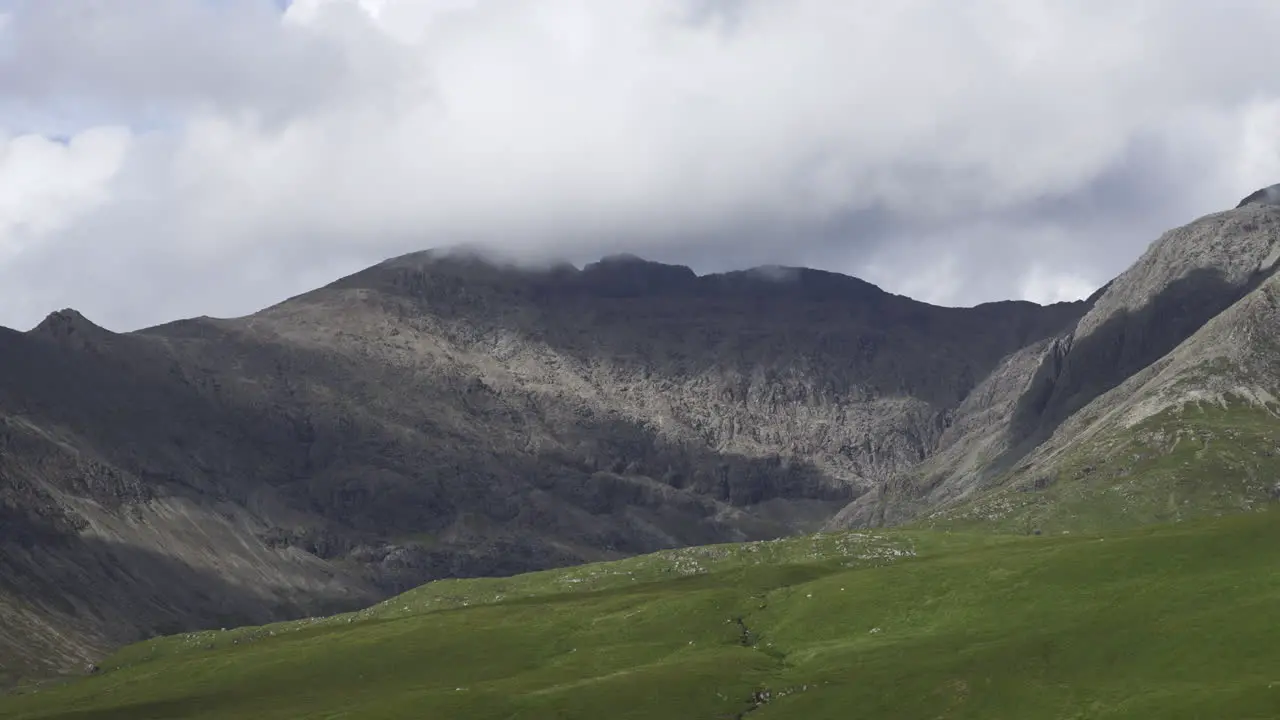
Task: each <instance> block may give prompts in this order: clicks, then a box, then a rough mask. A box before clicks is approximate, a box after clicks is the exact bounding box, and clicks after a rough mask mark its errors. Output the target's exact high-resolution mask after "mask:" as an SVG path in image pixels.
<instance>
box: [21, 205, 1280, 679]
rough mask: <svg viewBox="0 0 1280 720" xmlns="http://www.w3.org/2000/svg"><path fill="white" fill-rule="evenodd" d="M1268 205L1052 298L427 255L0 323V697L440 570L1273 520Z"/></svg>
mask: <svg viewBox="0 0 1280 720" xmlns="http://www.w3.org/2000/svg"><path fill="white" fill-rule="evenodd" d="M1255 195H1256V194H1255ZM1251 197H1252V196H1251ZM1259 198H1261V200H1259ZM1266 198H1267V194H1266V193H1265V192H1263V194H1262V195H1261V196H1259V197H1258V198H1254V199H1253V200H1248V199H1246V200H1247V201H1246V202H1242V203H1241V206H1240V207H1238V208H1236V209H1233V210H1228V211H1226V212H1222V213H1216V214H1213V215H1210V216H1208V217H1206V218H1202V219H1200V220H1197V221H1195V222H1193V223H1191V224H1189V225H1187V226H1186V227H1184V228H1180V229H1177V230H1173V231H1171V232H1169V233H1167V234H1166V235H1164V236H1163V237H1162V238H1160V239H1159V240H1158V241H1157V242H1156V243H1155V244H1154V245H1152V247H1151V248H1150V249H1149V250H1148V252H1147V253H1146V254H1145V255H1144V256H1143V257H1142V258H1141V259H1140V260H1139V261H1138V263H1137V264H1135V265H1134V266H1133V267H1132V268H1131V269H1130V270H1129V271H1127V272H1126V273H1124V274H1123V275H1121V276H1120V277H1118V278H1116V279H1115V280H1114V281H1112V282H1111V283H1109V284H1108V285H1107V286H1106V287H1104V288H1103V289H1101V290H1100V291H1099V292H1098V293H1095V295H1094V296H1093V297H1091V298H1089V299H1088V300H1085V301H1081V302H1075V303H1061V304H1057V305H1052V306H1048V307H1041V306H1038V305H1034V304H1032V303H1026V302H1004V303H991V304H986V305H980V306H978V307H973V308H944V307H936V306H931V305H927V304H924V303H920V302H916V301H913V300H911V299H909V298H905V297H901V296H897V295H892V294H890V293H886V292H884V291H882V290H880V289H879V288H877V287H875V286H874V285H871V284H869V283H866V282H863V281H860V280H857V279H854V278H850V277H845V276H842V275H838V274H834V273H829V272H822V271H817V270H809V269H803V268H780V267H769V268H758V269H755V270H747V271H740V272H730V273H723V274H714V275H704V276H698V275H696V274H695V273H694V272H692V271H691V270H689V269H688V268H684V267H680V266H672V265H664V264H660V263H654V262H649V261H645V260H642V259H640V258H637V257H635V256H629V255H621V256H613V257H608V258H604V259H603V260H601V261H599V262H597V263H593V264H590V265H587V266H586V267H583V268H577V267H575V266H572V265H567V264H561V265H552V266H547V267H541V268H530V267H524V266H515V265H509V264H504V263H502V262H498V261H495V260H492V259H486V258H484V257H482V256H479V255H477V254H474V253H468V252H465V251H452V252H443V251H441V252H435V251H432V252H422V253H415V254H411V255H406V256H403V257H399V258H394V259H391V260H388V261H386V262H383V263H381V264H379V265H376V266H374V267H371V268H368V269H366V270H364V271H361V272H358V273H356V274H354V275H351V276H349V277H345V278H342V279H340V280H338V281H336V282H334V283H332V284H330V285H328V286H326V287H323V288H320V289H317V290H315V291H312V292H309V293H306V294H304V295H301V296H298V297H295V298H292V299H290V300H288V301H285V302H283V303H281V304H279V305H276V306H273V307H270V308H267V309H265V310H263V311H261V312H259V313H256V314H254V315H251V316H248V317H243V318H236V319H214V318H207V317H206V318H196V319H191V320H183V321H179V322H174V323H170V324H167V325H162V326H159V327H155V328H150V329H146V330H142V331H138V332H133V333H125V334H116V333H111V332H108V331H106V330H104V329H103V328H101V327H98V326H96V325H94V324H93V323H92V322H90V321H89V320H88V319H86V318H84V317H83V316H81V315H80V314H78V313H76V312H74V311H71V310H64V311H60V312H57V313H54V314H52V315H50V316H49V317H48V318H47V319H46V320H45V321H44V322H43V323H41V324H40V325H39V326H38V327H36V328H35V329H33V330H32V331H30V332H26V333H20V332H14V331H0V481H2V482H0V681H3V680H5V679H6V678H8V679H10V680H11V679H13V678H15V677H22V676H29V675H32V674H42V673H49V672H55V671H65V670H67V669H78V668H81V667H83V666H84V664H85V663H88V662H93V661H94V659H96V658H99V657H101V656H102V655H103V654H104V653H105V652H106V651H107V650H109V649H110V648H113V647H117V646H119V645H121V644H124V643H127V642H131V641H133V640H137V639H140V638H144V637H150V636H153V635H157V634H166V633H172V632H176V631H180V630H188V629H196V628H218V627H229V626H232V625H245V624H257V623H262V622H268V621H272V620H280V619H287V618H295V617H301V616H307V615H316V614H324V613H330V612H337V611H342V610H349V609H354V608H357V607H361V606H365V605H368V604H369V603H370V602H373V601H375V600H377V599H380V598H385V597H388V596H390V595H393V594H395V593H398V592H402V591H405V590H408V589H409V588H412V587H414V586H417V585H419V584H421V583H422V582H425V581H428V580H432V579H437V578H444V577H468V576H486V575H510V574H513V573H518V572H523V571H527V570H534V569H540V568H549V567H556V566H565V565H572V564H578V563H583V562H590V561H598V560H612V559H617V558H621V557H624V556H629V555H636V554H641V553H646V552H652V551H655V550H660V549H663V548H674V547H681V546H688V545H703V544H709V543H720V542H743V541H753V540H761V539H768V538H776V537H781V536H784V535H793V534H797V533H804V532H811V531H814V530H817V529H819V528H824V527H825V528H841V527H866V526H879V525H892V524H900V523H905V522H911V523H922V524H926V525H928V524H932V525H938V526H946V527H956V528H962V527H972V526H975V525H981V526H983V527H986V528H995V529H1006V530H1010V529H1012V530H1016V531H1018V532H1030V531H1032V530H1041V531H1057V530H1063V531H1066V530H1079V529H1087V528H1097V527H1106V528H1109V527H1113V526H1120V525H1128V524H1135V523H1140V522H1146V521H1153V520H1155V521H1159V520H1177V519H1181V518H1183V517H1191V516H1194V515H1197V514H1205V513H1217V512H1225V511H1235V510H1240V509H1244V508H1248V507H1253V506H1255V505H1256V504H1258V503H1260V502H1266V501H1267V499H1268V498H1269V497H1270V496H1271V493H1272V492H1273V490H1272V488H1271V487H1270V484H1269V483H1270V481H1269V480H1268V478H1269V475H1268V473H1269V468H1270V465H1269V463H1270V462H1272V461H1271V459H1270V458H1271V457H1272V456H1273V455H1274V454H1275V452H1276V450H1275V448H1277V447H1280V436H1277V437H1274V438H1273V437H1272V435H1273V432H1274V431H1273V430H1272V426H1273V424H1274V423H1272V422H1271V420H1272V413H1273V412H1274V410H1275V401H1274V398H1276V397H1280V388H1277V387H1276V384H1275V382H1274V377H1275V375H1276V373H1275V371H1274V370H1275V369H1274V367H1273V362H1272V361H1271V360H1270V358H1272V357H1274V356H1275V355H1274V353H1272V352H1270V349H1271V348H1272V346H1273V344H1274V342H1273V338H1274V330H1273V328H1274V327H1276V324H1275V322H1274V318H1273V316H1272V314H1273V309H1274V302H1273V297H1274V293H1275V292H1276V288H1275V287H1274V284H1275V282H1280V281H1273V280H1272V277H1273V275H1272V272H1273V268H1274V266H1275V263H1276V261H1277V259H1278V258H1280V244H1277V239H1280V206H1276V205H1273V204H1270V203H1269V202H1267V201H1266ZM1273 248H1276V249H1273ZM1273 440H1274V441H1277V442H1273ZM1277 492H1278V493H1280V491H1277Z"/></svg>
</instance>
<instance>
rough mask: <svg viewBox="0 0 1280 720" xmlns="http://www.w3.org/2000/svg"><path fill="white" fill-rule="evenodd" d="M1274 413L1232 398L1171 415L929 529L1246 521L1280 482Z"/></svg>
mask: <svg viewBox="0 0 1280 720" xmlns="http://www.w3.org/2000/svg"><path fill="white" fill-rule="evenodd" d="M1277 413H1280V407H1276V406H1270V407H1263V406H1260V405H1257V404H1255V403H1252V402H1247V401H1244V400H1241V399H1239V398H1232V397H1227V398H1225V399H1224V400H1222V401H1213V400H1208V401H1204V402H1196V403H1188V404H1186V405H1182V406H1178V407H1173V408H1169V409H1166V410H1164V411H1163V412H1160V413H1158V414H1156V415H1154V416H1152V417H1150V418H1147V419H1146V420H1144V421H1142V422H1140V423H1138V424H1137V425H1135V426H1133V427H1131V428H1126V429H1123V430H1119V431H1115V432H1105V433H1100V434H1099V435H1098V436H1097V437H1096V438H1094V439H1091V440H1089V441H1086V442H1084V443H1082V444H1081V445H1079V446H1076V447H1073V448H1071V449H1070V450H1069V451H1068V452H1067V453H1065V455H1064V457H1063V458H1061V459H1059V460H1058V461H1057V462H1056V464H1055V466H1054V468H1055V469H1054V471H1053V472H1052V473H1051V474H1049V475H1045V476H1041V477H1025V476H1011V477H1008V478H1005V479H1002V480H1000V481H998V482H997V483H995V485H996V487H995V488H994V489H992V490H990V491H988V492H986V493H982V494H979V495H978V496H977V497H975V498H974V499H972V500H970V501H968V502H965V503H963V504H961V505H959V506H956V507H953V508H947V509H945V510H941V511H938V512H937V513H935V514H934V515H933V516H932V517H930V518H927V519H926V520H924V524H926V525H929V526H932V527H938V528H951V529H975V530H977V529H986V530H996V531H1004V532H1013V533H1023V534H1026V533H1028V532H1030V531H1032V530H1035V529H1039V530H1041V531H1042V532H1046V533H1060V532H1062V531H1071V532H1078V531H1082V530H1083V531H1089V532H1108V531H1116V530H1119V529H1123V528H1129V527H1134V526H1137V525H1144V524H1152V523H1176V522H1181V521H1184V520H1189V519H1195V518H1198V517H1204V516H1213V515H1223V514H1229V513H1238V512H1243V511H1249V510H1252V509H1254V508H1256V507H1259V506H1261V505H1265V504H1267V503H1268V502H1270V500H1271V498H1272V495H1273V493H1274V492H1275V490H1276V487H1277V482H1278V481H1280V422H1277V416H1278V415H1277Z"/></svg>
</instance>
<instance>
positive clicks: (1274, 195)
mask: <svg viewBox="0 0 1280 720" xmlns="http://www.w3.org/2000/svg"><path fill="white" fill-rule="evenodd" d="M1245 205H1280V183H1276V184H1275V185H1268V186H1267V187H1264V188H1262V189H1261V190H1255V191H1254V192H1252V193H1250V194H1249V195H1247V196H1246V197H1245V199H1243V200H1241V201H1240V204H1239V205H1236V208H1242V207H1244V206H1245Z"/></svg>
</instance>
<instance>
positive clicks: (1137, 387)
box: [830, 186, 1280, 530]
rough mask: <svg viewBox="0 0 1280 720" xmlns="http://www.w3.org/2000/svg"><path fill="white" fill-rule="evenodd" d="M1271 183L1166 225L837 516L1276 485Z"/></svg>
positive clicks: (1136, 516)
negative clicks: (1055, 329)
mask: <svg viewBox="0 0 1280 720" xmlns="http://www.w3.org/2000/svg"><path fill="white" fill-rule="evenodd" d="M1274 188H1275V186H1272V188H1267V189H1265V190H1263V191H1259V192H1258V193H1254V194H1253V195H1250V196H1249V198H1246V199H1245V200H1244V201H1242V202H1241V203H1240V205H1239V207H1237V208H1236V209H1234V210H1230V211H1226V212H1220V213H1214V214H1211V215H1208V216H1206V217H1203V218H1200V219H1198V220H1196V221H1194V222H1192V223H1190V224H1188V225H1186V226H1184V227H1181V228H1177V229H1175V230H1171V231H1170V232H1168V233H1165V234H1164V235H1163V236H1162V237H1161V238H1159V239H1158V240H1157V241H1156V242H1155V243H1154V244H1153V245H1152V246H1151V247H1150V248H1149V249H1148V250H1147V252H1146V253H1145V254H1144V255H1143V256H1142V257H1141V258H1140V259H1139V260H1138V262H1137V263H1135V264H1134V265H1133V266H1132V267H1131V268H1130V269H1129V270H1127V271H1126V272H1125V273H1123V274H1122V275H1120V276H1119V277H1117V278H1116V279H1115V280H1113V281H1112V282H1111V283H1109V284H1108V285H1107V286H1106V287H1105V288H1104V289H1103V290H1102V291H1100V292H1099V293H1098V294H1097V296H1096V297H1095V298H1091V303H1090V308H1089V311H1088V312H1087V313H1085V314H1084V315H1083V317H1081V318H1080V320H1079V321H1078V322H1077V323H1076V324H1075V326H1074V327H1073V328H1072V329H1071V330H1070V331H1069V332H1067V333H1065V334H1063V335H1061V336H1059V337H1056V338H1053V339H1051V340H1047V341H1044V342H1041V343H1039V344H1036V345H1032V346H1030V347H1028V348H1026V349H1024V350H1022V351H1021V352H1019V353H1015V354H1014V355H1012V356H1011V357H1009V358H1008V359H1007V360H1006V361H1005V362H1004V363H1002V365H1001V367H1000V368H999V369H997V370H996V371H995V372H994V373H993V374H992V375H991V376H989V377H988V378H986V380H985V381H984V384H983V386H982V387H981V388H980V390H979V391H976V392H974V393H973V394H971V395H970V397H969V398H968V399H967V400H966V402H965V404H964V405H963V406H962V407H961V408H960V409H959V411H958V412H957V415H956V421H955V423H954V425H953V426H952V428H951V429H950V433H949V434H948V435H946V436H944V437H943V438H942V439H941V441H940V443H939V450H938V452H937V453H935V454H934V455H933V456H932V457H930V458H929V459H928V460H926V461H925V462H923V463H921V464H920V465H918V466H917V467H915V468H913V469H911V470H910V471H908V472H906V473H903V474H901V475H899V476H897V477H895V478H894V479H893V480H892V481H891V482H890V483H886V484H885V485H883V486H882V487H881V488H880V489H879V490H878V491H876V492H874V493H869V494H867V495H864V496H863V497H861V498H859V499H858V500H857V501H855V502H854V503H852V504H851V505H850V506H849V507H847V508H846V509H845V510H843V511H841V513H839V514H838V515H837V517H836V518H835V519H834V520H833V522H832V523H830V525H831V526H832V527H840V526H857V525H866V524H872V525H874V524H884V523H889V524H892V523H894V522H900V521H903V520H906V519H922V518H923V519H926V520H927V521H929V522H935V523H942V524H957V523H958V524H960V525H965V524H981V525H984V526H987V527H1001V528H1004V529H1018V528H1021V529H1034V528H1040V527H1043V529H1045V530H1051V529H1085V528H1090V529H1102V528H1108V527H1116V526H1122V525H1128V524H1133V523H1138V522H1168V521H1177V520H1180V519H1183V518H1187V517H1193V516H1195V515H1199V514H1205V513H1221V512H1230V511H1240V510H1247V509H1250V508H1252V507H1254V506H1256V505H1258V504H1259V503H1265V502H1268V501H1270V500H1272V499H1274V498H1275V497H1276V496H1277V494H1280V487H1277V486H1275V484H1274V483H1275V481H1274V479H1273V478H1274V474H1275V470H1280V462H1277V461H1275V460H1273V459H1272V458H1273V457H1274V456H1275V455H1276V453H1277V451H1278V450H1280V432H1278V431H1280V423H1277V422H1276V412H1277V409H1280V403H1278V401H1277V399H1276V398H1278V397H1280V361H1278V360H1277V359H1276V358H1277V355H1276V353H1275V349H1276V347H1277V346H1278V345H1280V315H1277V312H1276V299H1277V294H1278V293H1280V279H1278V278H1277V277H1276V270H1277V262H1278V261H1280V207H1278V206H1277V205H1275V204H1272V203H1271V202H1268V201H1264V200H1260V199H1259V198H1264V199H1265V198H1266V197H1268V195H1267V192H1268V191H1270V190H1272V189H1274Z"/></svg>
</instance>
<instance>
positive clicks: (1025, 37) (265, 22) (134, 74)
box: [0, 0, 1280, 329]
mask: <svg viewBox="0 0 1280 720" xmlns="http://www.w3.org/2000/svg"><path fill="white" fill-rule="evenodd" d="M0 11H2V12H4V17H5V20H4V21H3V22H2V23H0V98H3V100H0V300H2V301H3V302H0V324H5V325H10V326H17V327H26V326H30V325H32V324H34V323H35V322H37V321H38V320H39V318H40V317H42V316H43V315H44V314H45V313H47V312H48V311H50V310H52V309H56V308H59V307H64V306H74V307H77V308H79V309H81V310H82V311H83V312H85V313H86V314H87V315H89V316H90V317H91V318H93V319H95V320H98V321H100V322H102V323H104V324H106V325H107V326H109V327H112V328H113V329H129V328H134V327H140V326H143V325H146V324H151V323H156V322H161V321H165V320H169V319H173V318H176V317H180V316H186V315H194V314H213V315H233V314H240V313H245V312H249V311H252V310H254V309H257V308H258V307H261V306H263V305H265V304H268V303H270V302H274V301H277V300H280V299H282V298H283V297H285V296H287V295H290V294H293V293H296V292H300V291H303V290H306V289H309V288H310V287H313V286H315V285H318V284H321V283H323V282H325V281H327V280H331V279H333V278H335V277H337V276H338V275H341V274H343V273H345V272H350V271H353V270H355V269H358V268H360V267H362V266H365V265H368V264H371V263H373V262H377V261H378V260H381V259H383V258H385V257H388V256H391V255H395V254H399V253H402V252H407V251H411V250H417V249H423V248H426V247H432V246H440V245H452V244H457V243H480V244H489V245H494V246H496V247H500V248H502V249H503V251H504V252H507V253H510V254H514V255H518V256H523V257H530V258H544V257H550V256H558V257H569V258H570V259H574V260H579V261H581V260H587V259H592V258H593V257H595V256H599V255H601V254H604V253H610V252H618V251H629V252H633V253H637V254H640V255H645V256H648V257H652V258H655V259H662V260H667V261H675V262H685V263H688V264H691V265H693V266H694V267H695V269H697V270H700V271H713V270H723V269H731V268H738V267H743V266H745V265H756V264H766V263H777V264H806V265H813V266H819V267H824V268H828V269H833V270H837V271H841V272H848V273H851V274H857V275H860V276H862V277H864V278H866V279H868V280H871V281H873V282H877V283H879V284H881V285H882V286H883V287H885V288H886V289H889V290H892V291H895V292H902V293H905V294H910V295H913V296H915V297H919V298H921V299H925V300H929V301H934V302H940V303H948V304H968V303H975V302H981V301H986V300H993V299H1001V298H1007V297H1025V298H1029V299H1033V300H1038V301H1054V300H1059V299H1073V298H1075V297H1078V296H1080V295H1082V294H1087V293H1088V292H1089V291H1091V290H1092V289H1093V288H1094V287H1096V286H1097V285H1100V284H1101V283H1103V282H1105V281H1106V280H1107V279H1109V278H1110V277H1111V276H1112V275H1114V274H1115V273H1116V272H1118V271H1119V270H1121V269H1123V267H1124V266H1126V265H1127V264H1128V263H1129V262H1130V261H1132V259H1133V258H1135V257H1136V256H1137V254H1138V253H1139V252H1140V251H1141V250H1142V248H1143V247H1145V245H1146V244H1147V243H1149V242H1150V241H1151V240H1153V239H1154V237H1155V236H1156V235H1157V234H1158V233H1159V232H1160V231H1162V230H1164V229H1166V228H1167V227H1169V226H1172V225H1175V224H1180V223H1182V222H1186V221H1188V220H1191V219H1193V218H1194V217H1196V216H1197V215H1200V214H1203V213H1205V212H1210V211H1214V210H1218V209H1224V208H1227V207H1231V206H1232V205H1234V204H1235V202H1236V201H1238V200H1239V199H1240V198H1241V197H1243V196H1244V195H1246V194H1248V193H1249V192H1251V191H1253V190H1255V189H1257V188H1258V187H1261V186H1263V185H1268V184H1271V183H1273V182H1277V181H1280V75H1277V74H1276V73H1274V72H1273V69H1274V68H1275V67H1278V66H1280V44H1276V43H1274V42H1273V41H1272V40H1273V39H1272V38H1271V37H1270V35H1271V32H1272V29H1273V28H1274V27H1276V26H1277V22H1280V8H1277V7H1276V6H1274V5H1271V4H1266V3H1259V2H1252V1H1250V0H1224V1H1223V2H1219V3H1214V4H1207V3H1200V2H1195V1H1194V0H1168V1H1165V2H1154V1H1153V0H1113V1H1111V2H1105V3H1104V2H1101V0H1098V1H1096V2H1094V1H1092V0H1089V1H1087V2H1067V1H1066V0H1053V1H1050V0H973V1H972V2H966V3H955V2H947V1H945V0H902V1H901V2H893V3H884V2H869V1H866V2H864V1H857V2H855V1H853V0H841V1H836V0H628V2H625V3H602V2H593V1H591V0H295V1H294V2H293V3H292V4H291V5H289V6H288V7H287V8H282V7H281V3H279V2H276V1H275V0H165V2H162V3H161V2H154V0H110V1H109V2H107V1H105V0H59V2H56V3H53V2H43V1H40V0H25V1H19V2H8V3H5V2H3V0H0Z"/></svg>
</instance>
